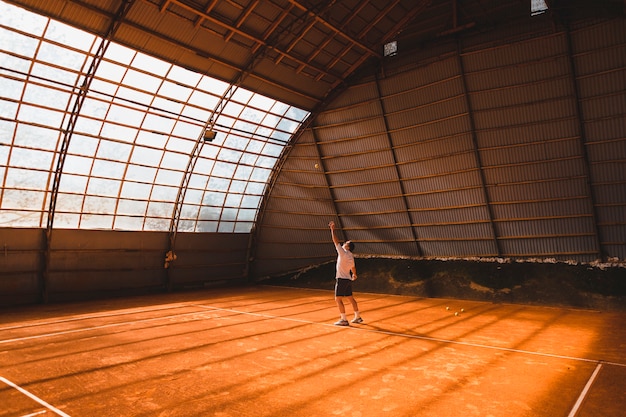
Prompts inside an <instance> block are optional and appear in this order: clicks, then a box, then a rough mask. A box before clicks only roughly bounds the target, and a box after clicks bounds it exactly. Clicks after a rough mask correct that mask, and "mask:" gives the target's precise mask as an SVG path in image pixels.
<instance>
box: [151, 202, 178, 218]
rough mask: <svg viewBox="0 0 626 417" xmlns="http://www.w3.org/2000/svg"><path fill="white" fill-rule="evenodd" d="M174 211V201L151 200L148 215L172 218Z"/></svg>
mask: <svg viewBox="0 0 626 417" xmlns="http://www.w3.org/2000/svg"><path fill="white" fill-rule="evenodd" d="M173 211H174V204H172V203H160V202H155V201H151V202H150V203H149V204H148V216H151V217H163V218H171V217H172V212H173Z"/></svg>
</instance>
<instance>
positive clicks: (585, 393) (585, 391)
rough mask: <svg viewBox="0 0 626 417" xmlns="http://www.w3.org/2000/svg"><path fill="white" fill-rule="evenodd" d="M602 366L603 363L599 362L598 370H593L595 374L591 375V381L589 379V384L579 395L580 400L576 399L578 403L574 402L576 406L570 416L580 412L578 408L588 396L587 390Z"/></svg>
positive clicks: (572, 416)
mask: <svg viewBox="0 0 626 417" xmlns="http://www.w3.org/2000/svg"><path fill="white" fill-rule="evenodd" d="M600 368H602V364H601V363H599V364H598V366H596V370H595V371H593V374H591V377H589V381H587V385H585V388H584V389H583V391H582V392H581V393H580V396H579V397H578V400H577V401H576V404H574V407H573V408H572V411H571V412H570V413H569V416H568V417H574V416H576V414H578V409H579V408H580V405H581V404H582V403H583V401H584V400H585V398H586V397H587V392H589V389H590V388H591V386H592V385H593V382H594V381H595V380H596V377H597V376H598V373H599V372H600Z"/></svg>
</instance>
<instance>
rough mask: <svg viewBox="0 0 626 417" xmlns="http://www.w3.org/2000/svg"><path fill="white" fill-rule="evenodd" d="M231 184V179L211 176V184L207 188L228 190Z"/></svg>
mask: <svg viewBox="0 0 626 417" xmlns="http://www.w3.org/2000/svg"><path fill="white" fill-rule="evenodd" d="M229 185H230V180H227V179H223V178H216V177H211V179H209V185H208V186H207V189H208V190H210V191H227V190H228V186H229Z"/></svg>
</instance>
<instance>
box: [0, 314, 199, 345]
mask: <svg viewBox="0 0 626 417" xmlns="http://www.w3.org/2000/svg"><path fill="white" fill-rule="evenodd" d="M198 313H201V311H193V312H191V313H181V314H173V315H170V316H162V317H152V318H149V319H142V320H133V321H122V322H119V323H111V324H103V325H101V326H92V327H83V328H81V329H72V330H64V331H61V332H53V333H44V334H38V335H34V336H24V337H17V338H15V339H5V340H0V344H5V343H14V342H22V341H24V340H34V339H43V338H46V337H53V336H62V335H66V334H72V333H82V332H88V331H91V330H99V329H107V328H111V327H119V326H132V325H133V324H138V323H147V322H151V321H157V320H163V319H170V318H174V317H183V316H191V315H194V314H198Z"/></svg>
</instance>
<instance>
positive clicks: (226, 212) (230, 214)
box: [221, 207, 239, 221]
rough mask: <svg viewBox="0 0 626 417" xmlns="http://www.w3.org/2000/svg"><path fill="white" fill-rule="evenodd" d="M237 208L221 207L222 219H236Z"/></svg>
mask: <svg viewBox="0 0 626 417" xmlns="http://www.w3.org/2000/svg"><path fill="white" fill-rule="evenodd" d="M238 211H239V210H238V209H234V208H228V207H224V208H223V209H222V219H221V220H222V221H224V220H225V221H234V220H235V219H237V212H238Z"/></svg>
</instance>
